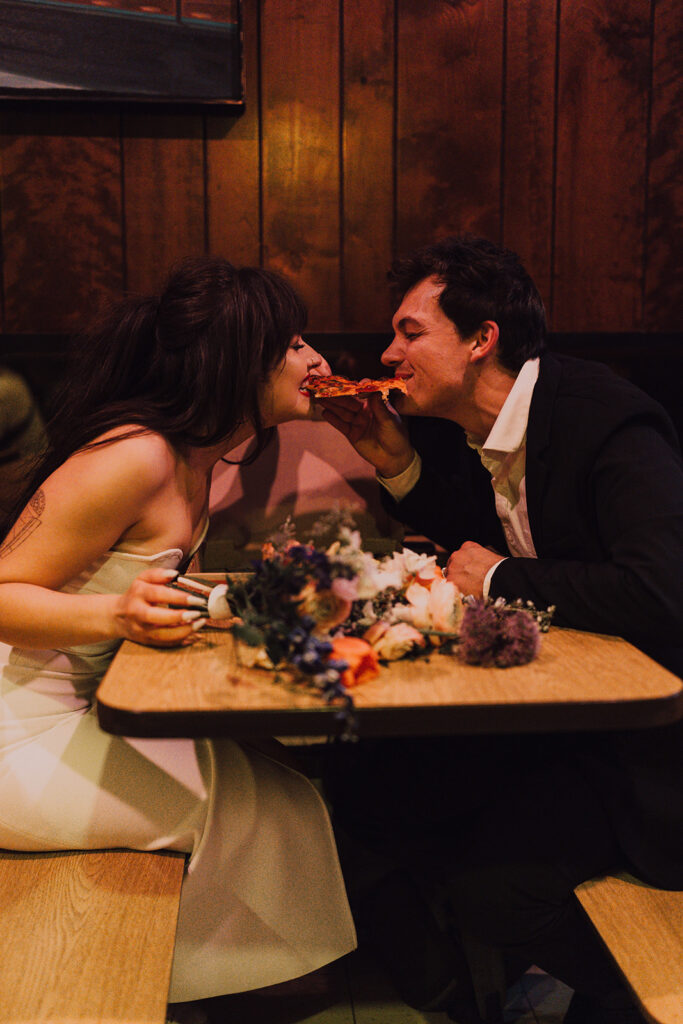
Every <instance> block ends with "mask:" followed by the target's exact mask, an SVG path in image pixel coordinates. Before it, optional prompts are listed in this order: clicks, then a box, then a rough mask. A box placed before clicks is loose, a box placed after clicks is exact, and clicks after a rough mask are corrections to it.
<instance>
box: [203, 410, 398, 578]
mask: <svg viewBox="0 0 683 1024" xmlns="http://www.w3.org/2000/svg"><path fill="white" fill-rule="evenodd" d="M248 450H249V443H247V444H246V445H243V446H242V447H240V448H238V449H236V451H235V452H234V453H233V455H234V458H235V460H237V459H240V458H243V457H244V455H245V453H246V452H248ZM331 509H345V510H348V511H350V512H351V513H353V516H354V519H355V521H356V525H357V527H358V529H359V530H360V531H361V534H362V536H363V542H364V544H365V546H366V547H367V548H368V549H369V550H373V551H375V552H376V553H378V554H380V553H383V552H385V551H389V550H392V549H393V548H394V546H395V544H396V541H398V540H400V538H401V537H402V527H401V526H400V524H399V523H397V522H396V521H395V520H393V519H391V518H390V517H389V516H388V515H387V513H386V512H385V511H384V509H383V508H382V505H381V503H380V499H379V485H378V483H377V481H376V480H375V474H374V470H373V469H372V468H371V467H370V466H369V465H368V464H367V463H366V462H365V461H364V460H363V459H361V458H360V456H359V455H357V454H356V452H354V450H353V449H352V448H351V446H350V445H349V444H348V443H347V442H346V441H345V440H344V438H343V437H341V436H340V435H339V433H338V432H337V431H336V430H334V428H333V427H330V426H329V424H327V423H311V422H308V421H306V422H292V423H285V424H283V425H282V426H280V427H279V428H278V431H277V434H276V436H275V439H274V440H273V442H272V443H271V445H270V446H269V447H268V448H267V449H266V451H265V452H263V454H262V455H261V456H260V457H259V458H258V459H257V460H256V462H254V463H252V465H249V466H235V465H226V464H222V465H220V466H218V467H217V468H216V470H215V472H214V480H213V485H212V488H211V526H210V528H209V534H208V537H207V542H206V550H205V554H204V559H203V562H204V568H205V569H206V570H207V571H220V570H221V569H241V568H247V567H248V565H249V562H250V561H251V559H253V558H255V557H258V554H259V551H260V546H261V544H262V543H263V541H264V540H266V539H267V538H268V537H269V536H270V535H271V534H272V533H273V532H274V531H276V530H277V529H278V528H279V527H280V526H282V524H283V523H284V521H285V520H286V519H287V517H288V516H291V517H292V520H293V522H294V523H295V525H296V528H297V536H298V538H299V539H300V540H302V541H305V540H308V539H309V534H310V528H311V527H312V525H313V523H314V522H315V521H316V520H317V519H318V518H319V517H320V516H321V515H322V514H323V513H325V512H329V511H330V510H331Z"/></svg>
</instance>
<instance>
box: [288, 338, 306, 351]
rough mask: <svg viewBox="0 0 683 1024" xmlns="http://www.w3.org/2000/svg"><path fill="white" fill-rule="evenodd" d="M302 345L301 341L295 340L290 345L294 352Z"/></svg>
mask: <svg viewBox="0 0 683 1024" xmlns="http://www.w3.org/2000/svg"><path fill="white" fill-rule="evenodd" d="M303 347H304V343H303V341H295V342H294V344H293V345H292V346H291V348H292V349H294V351H295V352H299V351H300V350H301V349H302V348H303Z"/></svg>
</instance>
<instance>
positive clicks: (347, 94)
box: [342, 0, 394, 331]
mask: <svg viewBox="0 0 683 1024" xmlns="http://www.w3.org/2000/svg"><path fill="white" fill-rule="evenodd" d="M343 82H344V102H343V111H344V120H343V166H344V175H343V230H342V239H343V241H342V246H343V249H342V258H343V281H342V316H343V323H342V327H343V329H345V330H349V331H388V330H389V329H390V326H389V325H390V323H391V316H392V313H393V303H392V301H391V298H390V295H389V288H388V284H387V270H388V268H389V265H390V263H391V260H392V256H393V232H394V170H393V166H394V3H393V0H376V2H375V3H373V4H371V5H368V4H367V3H364V0H346V2H345V4H344V70H343Z"/></svg>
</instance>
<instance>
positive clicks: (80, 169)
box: [0, 110, 123, 333]
mask: <svg viewBox="0 0 683 1024" xmlns="http://www.w3.org/2000/svg"><path fill="white" fill-rule="evenodd" d="M0 141H1V144H2V150H1V160H2V214H1V216H2V244H3V270H2V273H3V288H4V295H5V319H4V325H3V326H4V330H5V331H7V332H16V333H20V332H25V333H30V332H48V333H49V332H69V331H71V330H73V329H74V328H75V327H78V326H80V325H81V324H82V323H83V320H84V318H85V317H86V316H89V315H90V314H91V313H92V311H93V309H95V308H96V307H97V306H98V305H99V304H100V303H101V302H103V301H105V300H108V299H110V298H111V297H112V296H113V295H116V294H118V293H119V291H120V288H121V284H122V280H123V273H122V259H121V188H120V143H119V133H118V119H117V118H116V117H114V116H112V115H108V114H101V113H91V114H89V115H81V114H78V113H57V112H55V111H51V112H48V113H44V114H42V113H38V112H36V111H33V110H25V111H22V113H21V114H19V113H16V114H15V113H12V114H9V113H8V114H5V115H4V120H3V131H2V137H1V139H0Z"/></svg>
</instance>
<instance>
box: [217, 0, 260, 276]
mask: <svg viewBox="0 0 683 1024" xmlns="http://www.w3.org/2000/svg"><path fill="white" fill-rule="evenodd" d="M242 23H243V39H244V43H243V47H244V50H243V60H244V64H245V110H244V113H243V114H242V115H241V116H240V117H237V118H235V117H230V118H226V116H225V115H218V116H212V115H207V118H206V137H207V142H206V161H207V165H206V172H207V197H206V201H207V220H208V233H209V237H208V247H209V251H210V252H212V253H216V254H217V255H221V256H225V257H227V259H229V260H231V261H232V262H233V263H235V264H237V265H238V266H244V265H251V266H258V265H259V263H260V262H261V223H260V217H261V210H260V166H261V165H260V161H261V153H260V149H261V146H260V140H259V0H243V5H242Z"/></svg>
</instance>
